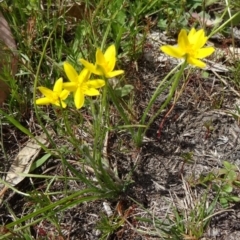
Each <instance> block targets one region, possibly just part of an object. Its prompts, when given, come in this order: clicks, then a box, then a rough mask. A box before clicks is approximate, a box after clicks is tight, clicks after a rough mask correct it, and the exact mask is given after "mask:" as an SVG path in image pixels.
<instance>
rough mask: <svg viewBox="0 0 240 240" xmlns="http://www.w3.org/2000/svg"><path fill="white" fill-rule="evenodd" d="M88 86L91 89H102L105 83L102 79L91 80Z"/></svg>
mask: <svg viewBox="0 0 240 240" xmlns="http://www.w3.org/2000/svg"><path fill="white" fill-rule="evenodd" d="M87 85H88V87H89V88H101V87H103V86H104V85H105V81H104V80H101V79H95V80H89V81H88V82H87Z"/></svg>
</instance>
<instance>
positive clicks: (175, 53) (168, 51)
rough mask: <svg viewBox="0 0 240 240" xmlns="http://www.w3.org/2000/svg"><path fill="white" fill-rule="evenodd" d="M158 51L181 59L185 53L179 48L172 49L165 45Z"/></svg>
mask: <svg viewBox="0 0 240 240" xmlns="http://www.w3.org/2000/svg"><path fill="white" fill-rule="evenodd" d="M160 49H161V50H162V51H163V52H164V53H165V54H167V55H169V56H171V57H175V58H182V57H183V56H184V55H185V54H186V52H184V51H183V50H182V49H181V48H179V47H173V46H170V45H165V46H162V47H160Z"/></svg>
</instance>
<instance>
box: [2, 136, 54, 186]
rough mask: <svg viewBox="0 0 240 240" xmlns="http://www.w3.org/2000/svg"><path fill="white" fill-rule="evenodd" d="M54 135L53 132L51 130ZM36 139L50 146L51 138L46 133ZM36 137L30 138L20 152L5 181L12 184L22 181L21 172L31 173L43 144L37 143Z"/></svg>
mask: <svg viewBox="0 0 240 240" xmlns="http://www.w3.org/2000/svg"><path fill="white" fill-rule="evenodd" d="M50 135H51V136H52V135H53V132H50ZM36 140H37V141H39V142H41V143H42V144H43V145H44V146H46V147H48V146H49V140H48V138H47V136H46V134H45V133H42V134H41V135H40V136H37V137H36ZM36 140H35V139H30V140H29V141H28V143H27V145H26V146H25V147H24V148H23V149H22V150H21V151H20V152H19V153H18V155H17V156H16V158H15V159H14V160H13V163H12V165H11V167H10V169H9V171H8V173H7V176H6V179H5V181H6V182H8V183H9V184H11V185H12V186H15V185H17V184H18V183H20V182H21V181H22V180H23V179H24V176H20V175H19V173H29V170H30V168H31V165H32V162H33V161H34V160H35V159H36V158H37V156H38V154H39V152H40V151H41V146H40V145H39V144H38V143H37V141H36Z"/></svg>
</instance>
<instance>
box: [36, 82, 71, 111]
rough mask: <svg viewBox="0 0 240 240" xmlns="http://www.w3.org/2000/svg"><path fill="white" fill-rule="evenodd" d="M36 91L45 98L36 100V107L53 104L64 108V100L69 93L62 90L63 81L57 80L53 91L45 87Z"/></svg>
mask: <svg viewBox="0 0 240 240" xmlns="http://www.w3.org/2000/svg"><path fill="white" fill-rule="evenodd" d="M38 90H39V91H40V92H41V93H42V94H43V95H44V96H45V97H44V98H39V99H37V100H36V104H37V105H48V104H53V105H56V106H62V107H63V108H65V107H66V106H67V104H66V103H65V102H64V100H65V99H66V98H67V97H68V95H69V91H67V90H63V79H62V78H59V79H58V80H57V81H56V82H55V84H54V87H53V90H51V89H48V88H46V87H38Z"/></svg>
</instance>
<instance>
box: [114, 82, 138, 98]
mask: <svg viewBox="0 0 240 240" xmlns="http://www.w3.org/2000/svg"><path fill="white" fill-rule="evenodd" d="M133 89H134V87H133V86H132V85H130V84H126V85H125V86H123V87H120V88H116V89H114V92H115V93H116V94H117V95H118V96H119V97H125V96H127V95H128V94H129V93H130V92H131V91H132V90H133Z"/></svg>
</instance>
